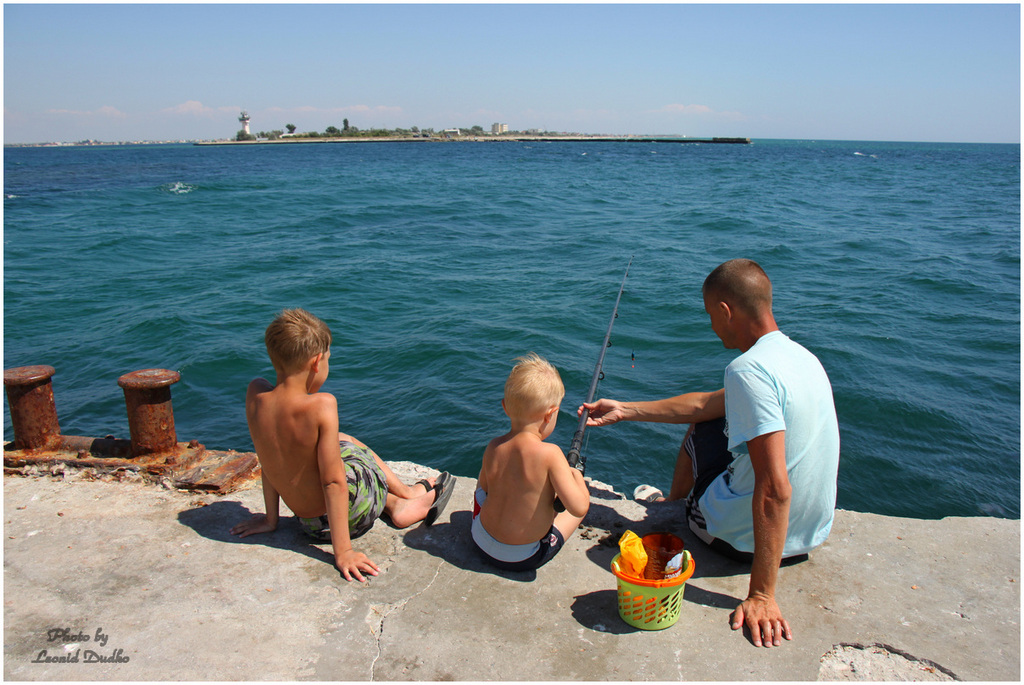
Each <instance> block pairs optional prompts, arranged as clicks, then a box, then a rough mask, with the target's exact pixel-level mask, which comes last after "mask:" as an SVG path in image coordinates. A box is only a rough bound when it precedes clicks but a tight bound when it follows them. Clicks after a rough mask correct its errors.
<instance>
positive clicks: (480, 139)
mask: <svg viewBox="0 0 1024 685" xmlns="http://www.w3.org/2000/svg"><path fill="white" fill-rule="evenodd" d="M502 142H505V143H523V142H537V143H552V142H588V143H591V142H598V143H600V142H627V143H707V144H716V145H718V144H727V145H728V144H731V145H749V144H750V138H686V137H680V136H632V135H631V136H587V135H578V136H530V135H526V136H518V135H512V136H510V135H501V136H458V137H452V138H445V137H440V136H434V137H431V138H407V137H399V136H383V137H379V138H362V137H360V138H354V137H346V138H341V137H339V138H278V139H276V140H212V141H199V142H196V143H193V144H194V145H281V144H284V145H288V144H294V143H502Z"/></svg>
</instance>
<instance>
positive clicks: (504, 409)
mask: <svg viewBox="0 0 1024 685" xmlns="http://www.w3.org/2000/svg"><path fill="white" fill-rule="evenodd" d="M501 410H502V411H504V412H505V416H507V417H509V418H512V415H511V414H509V413H508V407H506V406H505V398H504V397H503V398H501Z"/></svg>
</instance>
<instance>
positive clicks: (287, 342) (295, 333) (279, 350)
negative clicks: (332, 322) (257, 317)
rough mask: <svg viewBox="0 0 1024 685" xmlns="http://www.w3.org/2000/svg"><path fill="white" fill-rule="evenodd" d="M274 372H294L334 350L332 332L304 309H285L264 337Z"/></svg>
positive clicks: (268, 327)
mask: <svg viewBox="0 0 1024 685" xmlns="http://www.w3.org/2000/svg"><path fill="white" fill-rule="evenodd" d="M263 341H264V342H265V343H266V345H267V354H269V355H270V361H271V363H273V365H274V368H279V369H284V370H289V371H290V370H294V369H296V368H298V367H299V366H301V365H303V364H305V363H306V362H308V361H309V360H310V359H312V358H313V357H315V356H316V355H318V354H320V353H321V352H327V351H328V350H330V349H331V329H330V328H328V327H327V324H325V323H324V322H323V321H321V320H320V319H318V318H317V317H315V316H313V315H312V314H310V313H309V312H307V311H306V310H305V309H285V310H284V311H282V312H281V313H280V314H278V315H277V318H276V319H274V320H273V321H272V322H271V324H270V325H269V326H267V332H266V334H265V335H264V336H263Z"/></svg>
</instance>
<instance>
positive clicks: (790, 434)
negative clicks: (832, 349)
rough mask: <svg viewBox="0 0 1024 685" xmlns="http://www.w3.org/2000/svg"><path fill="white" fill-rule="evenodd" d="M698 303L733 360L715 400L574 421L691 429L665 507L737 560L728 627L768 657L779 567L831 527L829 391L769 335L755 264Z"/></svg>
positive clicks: (600, 407)
mask: <svg viewBox="0 0 1024 685" xmlns="http://www.w3.org/2000/svg"><path fill="white" fill-rule="evenodd" d="M703 295H704V309H705V311H707V313H708V316H709V317H711V328H712V330H713V331H714V332H715V334H716V335H717V336H718V337H719V338H720V339H721V340H722V344H723V345H725V347H726V348H727V349H738V350H740V351H741V352H742V354H741V355H740V356H739V357H737V358H736V359H735V360H733V361H732V363H730V364H729V366H728V367H726V370H725V387H724V388H723V389H721V390H718V391H715V392H696V393H687V394H684V395H679V396H677V397H670V398H668V399H664V400H656V401H652V402H633V403H628V404H627V403H623V402H618V401H616V400H608V399H601V400H598V401H597V402H594V403H592V404H584V405H583V407H581V408H580V412H582V411H583V409H584V408H586V409H587V410H588V411H589V412H590V416H589V418H588V420H587V425H588V426H606V425H609V424H612V423H615V422H617V421H657V422H662V423H689V424H692V425H691V427H690V430H689V431H688V432H687V434H686V439H685V440H684V441H683V446H682V447H681V448H680V450H679V456H678V458H677V460H676V468H675V472H674V474H673V477H672V487H671V489H670V491H669V496H668V498H667V499H668V500H676V499H682V498H684V497H685V498H687V507H686V511H687V520H688V522H689V526H690V528H691V530H693V531H694V533H695V534H696V535H697V536H698V537H699V538H700V539H701V540H703V541H704V542H706V543H708V544H709V545H710V546H711V547H712V548H713V549H716V550H718V551H720V552H723V553H725V554H727V555H729V556H731V557H733V558H736V559H740V560H744V561H749V563H750V564H751V568H750V587H749V591H748V594H747V598H746V599H745V600H744V601H743V602H742V603H741V604H740V605H739V606H738V607H737V608H736V611H735V613H734V614H733V620H732V628H733V629H734V630H737V629H739V628H741V627H742V626H743V625H746V626H747V627H748V629H749V630H750V634H751V638H752V640H753V642H754V644H755V645H756V646H758V647H760V646H761V645H762V644H763V645H764V646H765V647H771V646H772V645H780V644H781V638H782V637H784V638H786V639H787V640H792V639H793V635H792V631H791V630H790V627H789V624H788V623H787V622H786V620H785V619H784V618H783V617H782V612H781V610H780V609H779V606H778V604H777V603H776V601H775V585H776V580H777V578H778V574H779V566H780V564H781V562H782V560H783V559H784V558H791V557H797V556H801V555H806V554H807V552H809V551H810V550H811V549H813V548H814V547H816V546H818V545H820V544H821V543H822V542H824V541H825V539H826V538H827V537H828V534H829V531H830V530H831V527H832V518H833V512H834V510H835V502H836V476H837V472H838V468H839V425H838V421H837V419H836V412H835V404H834V402H833V399H832V386H831V384H830V383H829V380H828V376H827V375H826V374H825V370H824V369H823V368H822V366H821V363H820V362H819V361H818V359H817V358H816V357H815V356H814V355H813V354H811V353H810V352H808V351H807V350H806V349H804V348H803V347H802V346H800V345H799V344H797V343H795V342H793V341H792V340H790V339H789V338H788V337H787V336H785V335H784V334H783V333H782V332H781V331H780V330H779V327H778V326H777V325H776V323H775V317H774V315H773V314H772V284H771V281H770V280H768V276H767V275H766V274H765V272H764V270H763V269H762V268H761V267H760V266H759V265H758V264H757V263H756V262H754V261H751V260H749V259H734V260H731V261H728V262H725V263H724V264H722V265H721V266H719V267H718V268H716V269H715V270H714V271H712V272H711V274H710V275H709V276H708V277H707V279H706V280H705V281H704V287H703ZM723 417H724V420H723ZM644 487H645V486H641V488H644ZM641 488H638V489H637V490H638V492H640V491H641ZM648 489H650V488H649V487H648ZM650 490H653V489H650ZM657 495H660V493H658V492H657V491H654V493H653V496H651V497H650V501H657V499H660V498H656V496H657Z"/></svg>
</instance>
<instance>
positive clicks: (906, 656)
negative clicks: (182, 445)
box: [4, 463, 1021, 681]
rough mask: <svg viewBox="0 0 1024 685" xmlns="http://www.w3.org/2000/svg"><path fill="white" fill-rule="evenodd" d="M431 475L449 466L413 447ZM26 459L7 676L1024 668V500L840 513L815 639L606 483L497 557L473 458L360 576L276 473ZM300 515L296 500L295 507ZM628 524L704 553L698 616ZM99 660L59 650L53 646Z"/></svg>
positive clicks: (669, 522)
mask: <svg viewBox="0 0 1024 685" xmlns="http://www.w3.org/2000/svg"><path fill="white" fill-rule="evenodd" d="M393 466H394V468H395V470H396V471H397V472H398V473H399V474H400V475H402V476H403V477H404V478H406V479H407V480H408V481H410V482H411V481H413V480H415V479H416V478H418V477H420V476H422V475H431V474H434V473H436V472H434V471H431V470H429V469H425V468H423V467H420V466H416V465H414V464H408V463H396V464H393ZM55 470H56V471H57V475H56V476H50V475H48V474H43V475H39V476H32V477H22V476H12V475H8V476H6V477H5V478H4V522H5V525H4V535H5V538H4V678H5V679H6V680H51V681H62V680H325V681H335V680H341V681H366V680H388V681H397V680H459V681H466V680H472V681H480V680H532V681H553V680H554V681H560V680H586V681H600V680H617V681H624V680H657V681H666V680H910V679H915V680H923V679H962V680H1007V681H1019V680H1020V676H1021V669H1020V644H1021V637H1020V590H1019V585H1020V521H1016V520H1013V521H1011V520H1002V519H992V518H956V519H954V518H950V519H945V520H941V521H923V520H912V519H896V518H886V517H882V516H875V515H871V514H861V513H855V512H849V511H839V512H837V514H836V522H835V526H834V529H833V531H832V535H831V537H830V538H829V540H828V542H826V543H825V544H824V545H823V546H822V547H821V548H819V549H818V550H816V551H815V552H814V553H813V554H812V555H811V557H810V559H809V560H808V561H805V562H803V563H801V564H796V565H793V566H787V567H784V568H783V569H782V570H781V573H780V579H779V595H778V600H779V604H780V605H781V607H782V610H783V612H784V614H785V616H786V617H787V619H788V620H789V622H790V625H791V626H792V628H793V631H794V634H795V638H794V640H793V641H792V642H784V643H783V645H782V646H781V647H773V648H770V649H766V648H757V647H754V646H753V644H752V643H751V642H750V641H749V639H748V637H747V636H746V635H744V634H743V633H741V632H739V631H732V630H731V629H730V628H729V616H730V614H731V612H732V610H733V608H734V607H735V606H736V605H737V604H738V603H739V601H740V600H741V599H742V598H743V597H744V596H745V594H746V586H747V579H748V576H747V571H746V569H744V568H743V567H742V566H740V565H738V564H735V563H734V562H731V561H728V560H726V559H724V558H722V557H720V556H718V555H717V554H715V553H714V552H711V551H710V550H708V549H707V548H706V547H703V546H702V545H701V543H700V542H698V541H697V540H695V538H694V537H693V536H692V534H690V532H689V530H687V529H686V528H685V526H684V525H682V524H681V523H680V521H681V520H682V512H681V510H680V508H679V507H678V506H677V505H674V504H668V505H666V504H662V505H641V504H639V503H636V502H632V501H627V500H625V499H623V498H622V497H621V496H620V495H617V494H615V493H613V492H611V491H610V489H607V488H606V487H605V486H602V485H600V484H598V483H592V484H591V490H592V495H593V497H592V504H591V510H590V514H589V515H588V517H587V519H586V521H585V523H584V526H583V527H582V529H581V530H580V531H579V532H578V534H577V535H574V536H573V537H572V538H571V539H570V540H569V541H568V542H567V544H566V548H565V549H564V550H563V551H562V552H561V553H560V554H559V555H558V557H556V558H555V559H554V560H553V561H552V562H551V563H549V564H548V565H547V566H545V567H543V568H541V569H540V570H539V571H537V572H536V573H518V574H515V573H503V572H496V571H492V570H489V569H488V568H487V567H485V566H484V565H483V564H482V563H481V562H480V561H479V560H478V559H477V558H476V557H475V554H474V552H473V550H472V548H471V543H470V542H469V539H468V529H469V521H470V513H469V508H470V503H471V501H472V493H473V490H474V487H475V481H474V480H473V479H472V478H466V477H462V478H460V479H459V483H458V487H457V490H456V492H455V494H454V496H453V498H452V501H451V503H450V504H449V507H448V511H447V512H446V513H445V514H444V515H443V516H442V517H441V519H440V520H439V521H438V523H437V524H435V525H434V526H433V527H432V528H425V527H423V526H417V527H413V528H410V529H407V530H404V531H396V530H394V529H392V528H390V527H388V526H387V525H385V524H384V523H383V522H378V523H377V524H376V525H375V526H374V528H373V530H371V531H370V532H369V533H368V534H367V535H366V536H365V537H363V538H361V539H360V540H358V541H357V549H360V550H362V551H364V552H366V553H367V554H368V555H369V556H370V557H371V558H372V559H373V560H374V561H375V562H376V563H377V564H378V565H379V566H380V567H381V574H380V576H378V577H376V578H373V579H372V580H370V582H369V583H368V584H365V585H361V584H357V583H347V582H345V580H344V579H343V578H342V577H341V576H340V574H339V573H338V572H337V571H336V570H335V569H334V567H333V556H332V555H331V553H330V546H329V545H317V544H311V543H310V542H308V541H307V540H306V538H304V536H303V535H302V533H301V532H300V531H299V528H298V525H297V523H296V521H295V520H294V518H284V519H283V520H282V524H281V526H280V527H279V528H278V530H277V531H276V532H275V533H273V534H270V535H264V536H253V537H249V538H246V539H245V540H239V539H238V538H235V537H233V536H231V535H230V534H229V533H228V529H229V528H230V527H231V526H232V525H233V524H234V523H236V522H238V521H240V520H243V519H245V518H247V517H248V516H249V515H250V512H258V511H262V508H263V502H262V494H261V492H260V489H259V487H258V485H257V486H255V487H250V488H248V489H245V490H241V491H238V492H235V493H232V494H229V495H226V496H221V497H217V496H213V495H200V494H195V493H183V492H178V491H175V490H172V489H168V488H166V487H161V486H160V485H154V484H148V483H143V482H141V481H139V480H134V481H133V480H132V478H133V476H131V474H126V475H125V476H124V477H125V478H126V479H128V480H126V481H125V482H111V481H110V479H109V478H104V479H95V478H96V477H95V476H94V475H92V474H90V473H89V472H88V471H84V472H80V471H75V472H68V473H67V474H63V475H62V474H61V473H60V469H59V468H58V469H55ZM283 513H284V514H287V513H288V512H287V511H285V512H283ZM627 529H631V530H633V531H634V532H636V533H638V534H640V535H643V534H646V533H648V532H652V531H656V530H669V531H672V532H675V533H676V534H677V535H680V536H681V537H683V539H684V540H685V541H686V544H687V547H688V548H689V549H691V551H692V552H693V555H694V557H695V559H696V572H695V574H694V576H693V578H691V579H690V580H689V581H688V582H687V583H686V586H685V592H684V595H683V598H684V601H683V606H682V610H681V615H680V618H679V621H678V623H676V624H675V625H674V626H672V627H670V628H667V629H665V630H661V631H642V630H638V629H635V628H633V627H631V626H629V625H628V624H626V623H625V622H624V621H623V620H622V619H621V618H620V617H619V615H618V609H617V592H616V579H615V577H614V576H613V575H612V574H611V572H610V571H609V563H610V560H611V559H612V557H613V556H614V554H615V553H616V551H617V541H618V538H619V536H620V535H621V534H622V533H623V532H624V531H625V530H627ZM61 657H64V658H66V659H67V658H71V659H73V658H76V657H77V661H70V662H68V661H56V662H54V661H51V662H47V659H54V658H61Z"/></svg>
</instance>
